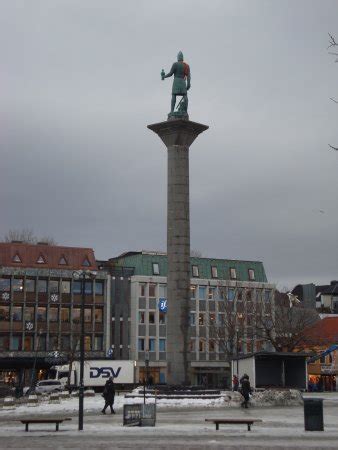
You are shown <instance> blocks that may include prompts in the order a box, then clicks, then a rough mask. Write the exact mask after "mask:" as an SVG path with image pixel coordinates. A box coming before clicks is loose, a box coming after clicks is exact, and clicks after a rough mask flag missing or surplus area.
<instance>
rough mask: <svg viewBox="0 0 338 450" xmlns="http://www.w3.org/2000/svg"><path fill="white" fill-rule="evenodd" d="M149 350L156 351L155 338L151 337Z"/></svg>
mask: <svg viewBox="0 0 338 450" xmlns="http://www.w3.org/2000/svg"><path fill="white" fill-rule="evenodd" d="M149 351H150V352H154V351H155V339H154V338H149Z"/></svg>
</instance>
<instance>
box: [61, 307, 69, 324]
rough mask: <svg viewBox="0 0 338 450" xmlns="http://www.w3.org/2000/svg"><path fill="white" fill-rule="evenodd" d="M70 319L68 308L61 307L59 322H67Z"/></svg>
mask: <svg viewBox="0 0 338 450" xmlns="http://www.w3.org/2000/svg"><path fill="white" fill-rule="evenodd" d="M69 320H70V308H61V322H64V323H68V322H69Z"/></svg>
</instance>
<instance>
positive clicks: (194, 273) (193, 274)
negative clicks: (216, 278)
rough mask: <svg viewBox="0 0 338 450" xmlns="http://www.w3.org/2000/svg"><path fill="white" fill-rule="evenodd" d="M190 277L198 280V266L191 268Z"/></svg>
mask: <svg viewBox="0 0 338 450" xmlns="http://www.w3.org/2000/svg"><path fill="white" fill-rule="evenodd" d="M192 276H193V277H195V278H198V277H199V276H200V272H199V268H198V266H192Z"/></svg>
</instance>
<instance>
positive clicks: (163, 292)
mask: <svg viewBox="0 0 338 450" xmlns="http://www.w3.org/2000/svg"><path fill="white" fill-rule="evenodd" d="M158 296H159V297H160V298H167V285H166V284H159V286H158Z"/></svg>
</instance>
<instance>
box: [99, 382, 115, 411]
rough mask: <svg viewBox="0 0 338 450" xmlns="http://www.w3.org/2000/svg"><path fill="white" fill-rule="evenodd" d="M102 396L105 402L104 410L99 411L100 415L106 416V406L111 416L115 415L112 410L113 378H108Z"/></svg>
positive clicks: (113, 397) (113, 395) (113, 396)
mask: <svg viewBox="0 0 338 450" xmlns="http://www.w3.org/2000/svg"><path fill="white" fill-rule="evenodd" d="M102 396H103V398H104V400H105V405H104V408H103V410H102V411H101V412H102V414H106V409H107V408H108V406H109V407H110V412H111V414H115V411H114V408H113V406H114V399H115V386H114V379H113V377H110V378H109V380H107V381H106V384H105V387H104V390H103V395H102Z"/></svg>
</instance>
